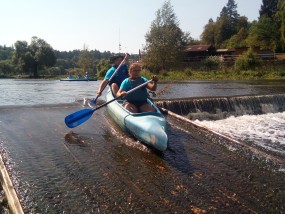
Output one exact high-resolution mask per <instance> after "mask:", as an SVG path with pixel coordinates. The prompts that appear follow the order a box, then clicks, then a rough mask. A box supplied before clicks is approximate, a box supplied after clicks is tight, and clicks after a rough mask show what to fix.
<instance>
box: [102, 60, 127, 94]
mask: <svg viewBox="0 0 285 214" xmlns="http://www.w3.org/2000/svg"><path fill="white" fill-rule="evenodd" d="M124 57H125V56H123V55H115V56H113V57H112V58H111V61H113V62H114V65H113V66H112V67H111V68H110V69H109V70H108V71H107V73H106V75H105V77H104V80H103V81H102V82H101V84H100V86H99V88H98V92H97V96H98V97H99V96H101V94H102V88H105V86H106V84H108V83H109V85H110V86H111V89H112V92H113V94H117V92H118V90H119V87H120V85H121V83H122V82H123V80H124V79H126V78H128V77H129V74H128V65H127V64H123V65H122V66H121V67H120V69H119V70H118V72H117V73H116V75H115V76H114V77H112V79H111V81H110V82H109V79H110V77H111V76H112V75H113V73H114V72H115V71H116V69H117V68H118V66H119V65H120V64H121V62H122V61H123V59H124ZM126 61H127V58H126Z"/></svg>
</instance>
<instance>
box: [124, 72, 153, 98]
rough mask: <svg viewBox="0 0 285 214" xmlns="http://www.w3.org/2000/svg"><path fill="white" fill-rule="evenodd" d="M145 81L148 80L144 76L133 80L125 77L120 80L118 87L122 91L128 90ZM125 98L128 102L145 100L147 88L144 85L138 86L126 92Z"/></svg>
mask: <svg viewBox="0 0 285 214" xmlns="http://www.w3.org/2000/svg"><path fill="white" fill-rule="evenodd" d="M147 81H148V80H147V79H146V78H145V77H139V78H137V79H135V80H131V79H129V78H127V79H125V80H124V81H123V82H122V84H121V87H120V88H121V89H123V90H124V91H129V90H131V89H133V88H135V87H137V86H139V85H141V84H143V83H145V82H147ZM125 98H126V100H128V101H130V102H138V101H139V102H140V101H145V100H146V99H147V98H148V93H147V89H146V87H142V88H139V89H137V90H135V91H134V92H132V93H130V94H128V95H127V96H126V97H125Z"/></svg>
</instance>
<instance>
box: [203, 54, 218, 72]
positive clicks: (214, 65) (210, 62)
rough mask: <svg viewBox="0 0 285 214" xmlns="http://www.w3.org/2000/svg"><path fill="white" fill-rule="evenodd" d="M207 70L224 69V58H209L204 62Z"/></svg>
mask: <svg viewBox="0 0 285 214" xmlns="http://www.w3.org/2000/svg"><path fill="white" fill-rule="evenodd" d="M203 67H204V68H205V70H217V69H221V68H222V67H223V58H222V57H220V56H209V57H207V58H206V59H205V60H204V61H203Z"/></svg>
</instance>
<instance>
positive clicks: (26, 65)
mask: <svg viewBox="0 0 285 214" xmlns="http://www.w3.org/2000/svg"><path fill="white" fill-rule="evenodd" d="M13 62H14V63H15V64H16V65H17V66H18V68H20V69H21V70H22V71H23V72H25V73H30V72H32V74H33V76H34V77H37V76H38V71H39V69H42V68H45V67H46V68H48V67H51V66H53V65H55V63H56V57H55V54H54V50H53V49H52V47H51V46H50V45H49V44H48V43H46V42H45V41H44V40H43V39H40V38H37V37H32V40H31V44H30V45H28V43H27V42H26V41H17V42H16V43H15V51H14V55H13Z"/></svg>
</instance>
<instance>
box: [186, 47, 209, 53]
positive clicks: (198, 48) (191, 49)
mask: <svg viewBox="0 0 285 214" xmlns="http://www.w3.org/2000/svg"><path fill="white" fill-rule="evenodd" d="M210 47H211V45H188V46H186V48H185V51H186V52H204V51H208V50H209V48H210Z"/></svg>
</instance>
